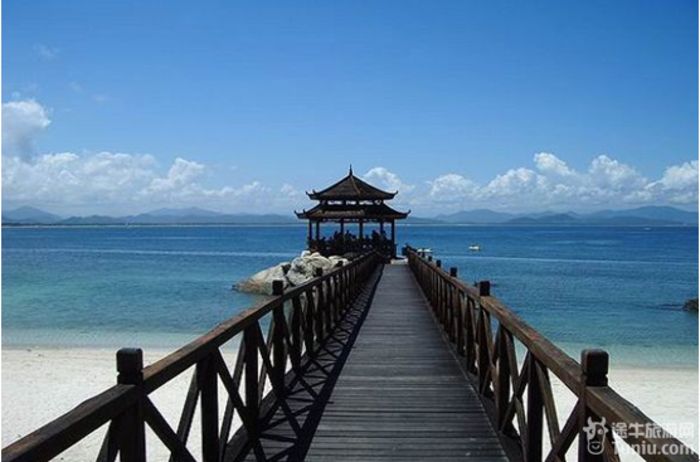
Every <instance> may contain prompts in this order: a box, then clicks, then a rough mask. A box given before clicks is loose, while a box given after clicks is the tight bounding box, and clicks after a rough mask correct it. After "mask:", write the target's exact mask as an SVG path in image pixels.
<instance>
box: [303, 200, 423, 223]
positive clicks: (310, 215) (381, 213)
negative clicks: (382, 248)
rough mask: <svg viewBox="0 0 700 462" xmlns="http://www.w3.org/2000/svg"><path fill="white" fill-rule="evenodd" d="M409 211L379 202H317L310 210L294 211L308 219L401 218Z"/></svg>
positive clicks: (366, 219)
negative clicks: (400, 210)
mask: <svg viewBox="0 0 700 462" xmlns="http://www.w3.org/2000/svg"><path fill="white" fill-rule="evenodd" d="M409 213H411V211H410V210H409V211H408V212H399V211H398V210H394V209H393V208H391V207H389V206H388V205H386V204H384V203H381V204H318V205H316V206H315V207H314V208H312V209H310V210H304V211H302V212H296V215H297V217H298V218H302V219H310V220H319V221H323V220H329V221H336V220H341V219H344V220H360V219H361V220H364V221H373V220H385V221H386V220H402V219H404V218H406V217H407V216H408V214H409Z"/></svg>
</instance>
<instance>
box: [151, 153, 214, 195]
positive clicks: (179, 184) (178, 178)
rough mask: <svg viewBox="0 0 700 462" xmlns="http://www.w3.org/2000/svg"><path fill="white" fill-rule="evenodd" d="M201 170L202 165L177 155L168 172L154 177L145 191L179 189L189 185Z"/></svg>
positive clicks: (163, 191) (202, 170)
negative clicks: (163, 175) (159, 176)
mask: <svg viewBox="0 0 700 462" xmlns="http://www.w3.org/2000/svg"><path fill="white" fill-rule="evenodd" d="M202 172H204V165H202V164H200V163H197V162H194V161H189V160H185V159H183V158H181V157H178V158H176V159H175V162H173V165H172V166H171V167H170V170H168V174H167V175H166V176H165V177H162V178H154V179H153V180H152V181H151V184H150V185H149V186H148V188H147V191H148V192H154V193H166V192H171V191H177V190H181V189H182V188H183V187H185V186H188V185H190V184H191V183H192V181H193V180H194V179H195V178H197V177H198V176H199V175H201V174H202Z"/></svg>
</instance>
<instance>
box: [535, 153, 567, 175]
mask: <svg viewBox="0 0 700 462" xmlns="http://www.w3.org/2000/svg"><path fill="white" fill-rule="evenodd" d="M535 167H537V170H539V171H540V172H542V173H543V174H553V175H558V176H562V177H567V176H571V175H573V174H574V171H573V170H571V169H570V168H569V166H568V165H566V162H564V161H563V160H561V159H560V158H558V157H557V156H555V155H554V154H550V153H548V152H540V153H537V154H535Z"/></svg>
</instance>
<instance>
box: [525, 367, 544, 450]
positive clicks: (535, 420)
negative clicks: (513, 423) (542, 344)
mask: <svg viewBox="0 0 700 462" xmlns="http://www.w3.org/2000/svg"><path fill="white" fill-rule="evenodd" d="M538 367H539V364H538V362H537V359H535V357H534V356H530V365H529V368H528V370H527V440H526V441H527V445H526V448H527V453H526V455H525V456H526V457H525V460H526V462H538V461H541V460H542V429H543V428H542V427H543V425H544V421H543V416H544V400H543V399H542V389H541V387H540V380H539V377H538V375H537V368H538Z"/></svg>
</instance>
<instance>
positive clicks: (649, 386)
mask: <svg viewBox="0 0 700 462" xmlns="http://www.w3.org/2000/svg"><path fill="white" fill-rule="evenodd" d="M167 353H168V351H167V350H165V349H161V350H158V349H152V350H146V351H145V352H144V361H145V363H147V364H148V363H151V362H153V361H155V360H157V359H159V358H161V357H163V356H164V355H166V354H167ZM115 377H116V372H115V362H114V351H113V350H108V349H88V348H61V349H58V348H56V349H50V348H38V349H37V348H31V349H28V348H22V349H20V348H3V351H2V385H3V386H2V403H3V409H2V440H3V441H2V444H3V446H5V445H7V444H9V443H11V442H12V441H15V440H16V439H18V438H19V437H21V436H23V435H25V434H27V433H29V432H30V431H32V430H34V429H36V428H38V427H39V426H40V425H42V424H44V423H46V422H48V421H50V420H51V419H53V418H56V417H58V416H59V415H61V414H62V413H64V412H66V411H68V410H70V409H71V408H72V407H74V406H75V405H77V404H79V403H80V402H82V401H83V400H85V399H86V398H88V397H90V396H91V395H93V394H95V393H98V392H100V391H102V390H104V389H105V388H107V387H109V386H111V385H113V384H114V382H115ZM189 379H190V375H189V374H183V375H181V376H180V377H178V378H176V379H175V380H173V381H172V382H171V383H169V384H167V385H165V386H164V387H163V388H162V389H160V390H158V391H157V392H156V393H155V394H154V395H152V399H153V400H154V402H155V404H156V406H157V407H158V408H159V409H160V410H161V412H162V413H163V415H164V416H165V418H166V419H167V420H168V422H169V423H170V424H171V426H172V427H176V425H177V421H178V418H179V414H180V411H181V408H182V404H183V401H184V397H185V392H186V389H187V385H188V382H189ZM552 382H553V387H554V390H555V395H556V401H557V405H558V409H559V414H560V422H561V424H562V425H563V421H564V420H565V419H566V417H567V413H568V411H569V410H570V409H571V407H572V406H573V403H574V399H573V395H572V394H571V393H570V392H569V391H568V390H567V389H566V388H565V387H563V385H561V384H560V383H558V382H557V381H556V380H553V381H552ZM697 383H698V376H697V370H695V369H682V368H674V369H645V368H640V367H625V366H616V367H613V368H612V370H611V372H610V385H611V386H612V387H614V388H615V389H616V390H617V391H618V392H619V393H620V394H622V395H623V396H624V397H626V398H627V399H628V400H630V401H632V402H633V403H635V404H636V405H637V406H638V407H639V408H641V409H642V410H643V411H644V412H645V413H646V414H647V415H649V416H650V417H651V418H652V419H654V420H656V421H657V422H659V423H661V424H674V425H678V424H683V423H692V424H695V423H696V422H697V419H698V415H697V408H698V396H697ZM668 384H673V385H674V390H675V392H674V393H672V394H668V393H665V394H660V393H659V392H658V391H659V390H661V389H662V388H663V387H664V386H667V385H668ZM222 394H223V393H220V395H222ZM222 406H223V400H222ZM196 422H197V419H195V423H196ZM195 425H196V424H195ZM103 432H104V430H101V431H99V432H96V433H95V434H94V435H92V436H91V437H90V438H87V439H86V440H84V441H83V442H81V443H80V444H78V445H76V446H75V447H74V448H72V449H70V450H69V451H66V453H64V454H63V455H62V457H61V458H60V460H93V459H94V457H95V455H96V453H97V451H98V449H99V445H100V443H101V439H102V435H103V434H104V433H103ZM198 435H199V431H198V428H197V427H196V426H195V427H194V428H193V429H192V432H191V441H190V444H189V446H190V448H191V449H192V450H194V451H197V450H198V447H199V442H198V440H199V436H198ZM680 436H681V438H682V439H683V440H684V441H685V442H686V443H687V444H689V445H691V446H692V447H693V448H695V449H696V450H697V448H698V440H697V435H694V436H691V437H687V436H685V437H684V436H683V435H680ZM147 440H148V450H149V458H151V459H152V460H160V459H162V458H163V456H164V455H165V454H166V451H165V448H164V446H163V445H162V444H160V443H159V442H157V439H156V437H155V436H154V435H153V434H152V433H150V431H149V433H148V435H147ZM153 443H157V444H153Z"/></svg>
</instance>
